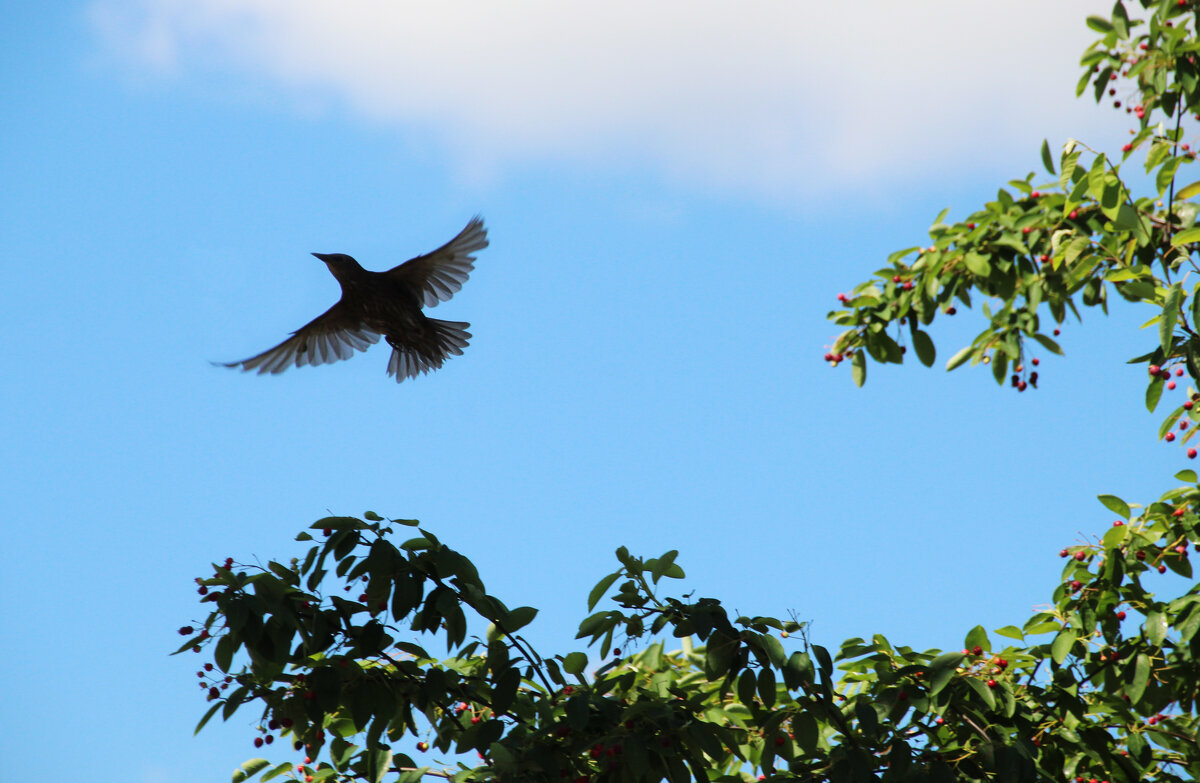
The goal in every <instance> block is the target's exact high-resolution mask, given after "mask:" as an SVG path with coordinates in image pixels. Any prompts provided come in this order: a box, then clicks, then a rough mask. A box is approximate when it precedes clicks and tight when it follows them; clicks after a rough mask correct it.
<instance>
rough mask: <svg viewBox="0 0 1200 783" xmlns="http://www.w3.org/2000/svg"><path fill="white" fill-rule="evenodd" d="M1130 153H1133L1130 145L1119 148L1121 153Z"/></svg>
mask: <svg viewBox="0 0 1200 783" xmlns="http://www.w3.org/2000/svg"><path fill="white" fill-rule="evenodd" d="M1132 151H1133V145H1132V144H1126V145H1124V146H1123V147H1121V152H1132Z"/></svg>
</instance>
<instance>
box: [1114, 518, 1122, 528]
mask: <svg viewBox="0 0 1200 783" xmlns="http://www.w3.org/2000/svg"><path fill="white" fill-rule="evenodd" d="M1124 524H1125V523H1124V522H1122V521H1121V520H1119V519H1118V520H1117V521H1116V522H1113V527H1121V526H1122V525H1124Z"/></svg>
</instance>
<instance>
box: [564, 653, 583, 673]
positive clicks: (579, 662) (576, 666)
mask: <svg viewBox="0 0 1200 783" xmlns="http://www.w3.org/2000/svg"><path fill="white" fill-rule="evenodd" d="M587 660H588V658H587V655H586V654H585V653H581V652H573V653H567V657H566V658H564V659H563V670H564V671H566V672H567V673H568V674H582V673H583V670H584V669H586V668H587Z"/></svg>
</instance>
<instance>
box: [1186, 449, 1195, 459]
mask: <svg viewBox="0 0 1200 783" xmlns="http://www.w3.org/2000/svg"><path fill="white" fill-rule="evenodd" d="M1187 455H1188V459H1195V458H1196V450H1195V449H1188V450H1187Z"/></svg>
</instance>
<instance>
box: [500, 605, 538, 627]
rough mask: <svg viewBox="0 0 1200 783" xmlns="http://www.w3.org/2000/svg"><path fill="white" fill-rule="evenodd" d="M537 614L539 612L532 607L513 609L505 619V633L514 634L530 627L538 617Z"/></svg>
mask: <svg viewBox="0 0 1200 783" xmlns="http://www.w3.org/2000/svg"><path fill="white" fill-rule="evenodd" d="M537 613H538V610H537V609H534V608H533V607H532V606H518V607H517V608H516V609H513V610H512V611H511V612H509V613H508V614H507V615H506V616H505V618H504V631H505V633H514V632H515V631H518V630H520V629H521V628H524V627H525V626H527V625H529V624H530V623H531V622H533V618H535V617H537Z"/></svg>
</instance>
